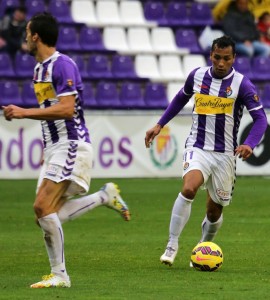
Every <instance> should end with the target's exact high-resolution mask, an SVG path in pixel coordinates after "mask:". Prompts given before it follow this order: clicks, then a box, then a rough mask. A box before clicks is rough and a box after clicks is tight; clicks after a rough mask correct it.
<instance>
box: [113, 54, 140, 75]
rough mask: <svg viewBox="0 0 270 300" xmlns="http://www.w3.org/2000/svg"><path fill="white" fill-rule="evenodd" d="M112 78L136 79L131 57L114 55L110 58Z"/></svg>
mask: <svg viewBox="0 0 270 300" xmlns="http://www.w3.org/2000/svg"><path fill="white" fill-rule="evenodd" d="M111 71H112V76H113V77H116V78H122V79H133V78H138V76H137V75H136V72H135V68H134V63H133V60H132V58H131V56H125V55H115V56H113V58H112V67H111Z"/></svg>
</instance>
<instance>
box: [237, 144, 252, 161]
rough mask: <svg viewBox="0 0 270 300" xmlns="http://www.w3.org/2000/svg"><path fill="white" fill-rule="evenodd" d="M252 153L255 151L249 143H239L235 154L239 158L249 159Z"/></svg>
mask: <svg viewBox="0 0 270 300" xmlns="http://www.w3.org/2000/svg"><path fill="white" fill-rule="evenodd" d="M252 153H253V151H252V149H251V147H250V146H248V145H239V146H238V147H236V149H235V155H236V156H239V158H242V160H246V159H248V158H249V157H250V156H251V154H252Z"/></svg>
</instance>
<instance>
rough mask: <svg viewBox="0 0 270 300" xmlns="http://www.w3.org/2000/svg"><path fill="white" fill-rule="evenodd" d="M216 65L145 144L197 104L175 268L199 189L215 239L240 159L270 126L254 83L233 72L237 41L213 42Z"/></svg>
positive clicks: (201, 73)
mask: <svg viewBox="0 0 270 300" xmlns="http://www.w3.org/2000/svg"><path fill="white" fill-rule="evenodd" d="M210 58H211V61H212V66H210V67H201V68H197V69H195V70H193V71H192V72H191V73H190V74H189V76H188V78H187V80H186V82H185V84H184V87H183V89H181V90H180V91H179V92H178V93H177V95H176V96H175V97H174V99H173V100H172V102H171V103H170V105H169V106H168V108H167V109H166V111H165V112H164V114H163V115H162V117H161V119H160V120H159V121H158V123H157V124H156V125H155V126H154V127H153V128H151V129H150V130H148V131H147V132H146V137H145V145H146V147H147V148H148V147H150V145H151V143H152V141H153V140H154V138H155V136H157V135H158V134H159V133H160V131H161V128H162V127H163V126H164V125H166V124H167V123H168V122H169V121H170V120H171V119H172V118H173V117H175V116H176V115H177V114H178V113H179V111H181V109H182V108H183V107H184V106H185V105H186V104H187V103H188V101H194V107H193V111H192V125H191V131H190V134H189V136H188V137H187V140H186V145H185V151H184V155H183V187H182V191H181V193H179V195H178V197H177V199H176V201H175V203H174V206H173V209H172V215H171V221H170V229H169V241H168V244H167V247H166V250H165V252H164V254H163V255H162V256H161V258H160V260H161V262H162V263H165V264H168V265H172V264H173V262H174V259H175V257H176V255H177V251H178V240H179V236H180V234H181V232H182V230H183V229H184V227H185V224H186V223H187V221H188V219H189V216H190V212H191V204H192V202H193V199H194V198H195V196H196V193H197V191H198V189H199V187H201V186H204V187H205V188H206V190H207V209H206V216H205V218H204V220H203V222H202V237H201V240H200V241H202V242H203V241H212V240H213V239H214V237H215V235H216V233H217V231H218V229H219V228H220V226H221V225H222V221H223V215H222V211H223V207H224V206H227V205H229V203H230V201H231V198H232V192H233V188H234V183H235V167H236V157H237V156H239V157H240V158H242V159H243V160H245V159H247V158H248V157H250V156H251V154H252V152H253V149H254V147H256V146H257V145H258V143H259V142H260V140H261V138H262V137H263V135H264V132H265V131H266V128H267V118H266V115H265V112H264V110H263V107H262V104H261V102H260V100H259V98H258V96H257V92H256V90H255V87H254V85H253V84H252V83H251V82H250V80H249V79H248V78H246V77H245V76H243V75H242V74H240V73H238V72H237V71H236V70H235V69H234V68H233V63H234V59H235V43H234V42H233V40H232V39H231V38H230V37H228V36H223V37H220V38H218V39H216V40H214V41H213V44H212V49H211V53H210ZM244 107H245V108H246V109H247V110H248V112H249V113H250V115H251V117H252V119H253V126H252V128H251V130H250V132H249V135H248V136H247V138H246V140H245V141H244V143H243V144H242V145H239V146H238V145H237V133H238V129H239V125H240V121H241V117H242V115H243V109H244Z"/></svg>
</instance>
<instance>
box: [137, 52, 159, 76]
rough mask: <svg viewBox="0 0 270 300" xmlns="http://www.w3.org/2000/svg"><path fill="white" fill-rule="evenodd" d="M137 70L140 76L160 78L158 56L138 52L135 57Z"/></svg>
mask: <svg viewBox="0 0 270 300" xmlns="http://www.w3.org/2000/svg"><path fill="white" fill-rule="evenodd" d="M135 70H136V73H137V75H138V76H139V77H143V78H151V79H152V80H159V79H160V72H159V68H158V60H157V57H156V56H155V55H153V54H138V55H136V57H135Z"/></svg>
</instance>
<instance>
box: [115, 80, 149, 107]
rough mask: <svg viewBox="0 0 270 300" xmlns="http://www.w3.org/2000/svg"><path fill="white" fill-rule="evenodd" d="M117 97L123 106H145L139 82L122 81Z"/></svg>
mask: <svg viewBox="0 0 270 300" xmlns="http://www.w3.org/2000/svg"><path fill="white" fill-rule="evenodd" d="M119 98H120V101H121V104H122V106H123V107H124V108H127V109H136V108H145V102H144V99H143V93H142V88H141V85H140V84H139V83H131V82H129V83H123V84H122V86H121V89H120V94H119Z"/></svg>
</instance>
